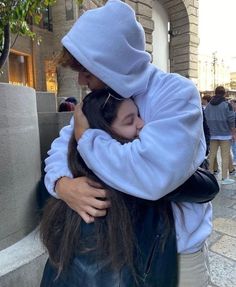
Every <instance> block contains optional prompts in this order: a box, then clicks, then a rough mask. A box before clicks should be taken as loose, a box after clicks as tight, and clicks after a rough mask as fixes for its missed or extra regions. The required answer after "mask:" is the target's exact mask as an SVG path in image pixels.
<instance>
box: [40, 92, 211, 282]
mask: <svg viewBox="0 0 236 287" xmlns="http://www.w3.org/2000/svg"><path fill="white" fill-rule="evenodd" d="M82 111H83V113H84V114H85V116H86V117H87V120H88V123H89V126H90V128H93V129H102V130H104V131H106V132H107V133H109V134H110V135H111V136H112V137H113V138H114V139H116V140H117V141H118V142H119V144H122V145H125V144H126V145H128V144H129V143H130V141H132V140H135V139H137V138H138V136H139V132H140V130H141V129H142V127H143V125H144V123H143V121H142V119H141V118H140V117H139V112H138V108H137V106H136V105H135V103H134V101H133V100H132V99H125V98H122V97H121V96H120V95H118V94H117V93H115V92H114V91H113V90H111V89H108V88H107V89H102V90H97V91H94V92H91V93H89V94H88V95H87V96H86V97H85V98H84V100H83V106H82ZM68 165H69V167H70V170H71V173H72V175H73V177H81V176H86V177H87V178H89V179H91V180H92V181H95V182H98V183H99V184H101V185H103V186H104V188H105V189H106V190H107V197H108V200H109V201H110V205H111V207H110V208H109V209H108V211H107V215H106V216H104V217H103V218H96V220H95V222H94V223H91V224H86V223H85V222H84V221H83V220H82V219H81V217H80V216H79V215H78V214H77V213H76V212H75V211H73V210H72V209H71V208H70V207H69V206H68V205H67V204H66V203H65V202H64V201H62V200H58V199H55V198H50V199H49V200H48V202H47V204H46V206H45V208H44V213H43V217H42V221H41V225H40V232H41V237H42V241H43V243H44V245H45V246H46V248H47V250H48V253H49V260H48V262H47V264H46V267H45V270H44V275H43V279H42V282H41V287H46V286H47V287H50V286H55V287H65V286H68V287H72V286H83V287H84V286H89V287H100V286H101V287H105V286H112V287H113V286H124V287H133V286H155V287H159V286H168V287H171V286H173V287H174V286H177V281H178V268H177V250H176V235H175V228H174V221H173V215H172V208H171V203H170V200H175V201H178V200H188V199H189V198H190V199H189V200H190V201H191V200H192V197H194V196H192V195H191V194H190V193H191V192H190V191H193V189H192V188H189V185H188V184H189V181H187V182H186V183H185V184H184V185H182V187H180V188H179V189H177V190H175V191H174V192H172V193H171V194H170V195H168V196H167V197H165V198H163V199H160V200H158V201H147V200H144V199H139V198H136V197H133V196H130V195H127V194H124V193H122V192H119V191H117V190H115V189H113V188H111V187H110V186H108V185H107V184H105V183H104V182H102V181H101V180H100V179H99V178H98V177H97V176H96V175H95V174H94V173H93V172H92V171H91V170H90V169H89V168H88V167H87V165H86V164H85V162H84V161H83V159H82V157H81V156H80V154H79V152H78V151H77V142H76V140H75V137H74V134H73V135H72V136H71V139H70V142H69V146H68ZM108 172H109V171H108ZM114 176H115V174H114ZM185 190H188V194H187V195H186V192H185ZM191 196H192V197H191ZM195 197H196V195H195ZM101 200H102V199H101ZM206 200H209V194H208V195H206V194H205V195H203V196H202V198H201V194H200V193H199V194H198V201H199V202H201V201H206ZM196 201H197V199H196Z"/></svg>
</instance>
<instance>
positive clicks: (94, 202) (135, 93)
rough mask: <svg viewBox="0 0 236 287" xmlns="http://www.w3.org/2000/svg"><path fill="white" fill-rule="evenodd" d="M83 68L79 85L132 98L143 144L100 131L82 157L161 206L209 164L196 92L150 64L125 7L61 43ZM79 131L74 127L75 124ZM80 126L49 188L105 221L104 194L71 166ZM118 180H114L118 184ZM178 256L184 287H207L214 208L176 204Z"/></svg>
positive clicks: (91, 134)
mask: <svg viewBox="0 0 236 287" xmlns="http://www.w3.org/2000/svg"><path fill="white" fill-rule="evenodd" d="M62 44H63V46H64V47H65V48H66V49H67V50H68V51H69V53H70V54H71V55H73V57H74V58H75V59H76V60H77V61H78V65H82V66H83V67H84V69H82V70H81V71H80V72H79V83H80V84H86V85H87V86H88V87H89V88H90V89H91V90H95V89H98V88H102V87H104V86H109V87H111V88H112V89H113V90H115V91H116V92H117V93H119V94H120V95H122V96H123V97H125V98H129V97H131V96H132V97H133V98H134V101H135V103H136V104H137V106H138V108H139V111H140V115H141V117H142V119H143V120H144V122H145V126H144V127H143V129H142V131H141V132H140V134H139V139H136V140H134V141H132V142H131V143H129V144H125V145H121V144H119V143H118V142H116V141H115V140H113V139H112V138H111V137H110V136H109V135H108V134H107V133H105V132H104V131H101V130H95V129H89V128H88V129H86V130H85V131H83V132H82V134H81V137H80V138H79V139H78V150H79V152H80V154H81V156H82V158H83V159H84V161H85V163H86V164H87V166H88V167H89V168H90V169H91V170H92V171H93V172H94V173H95V174H96V175H97V176H98V177H99V178H101V179H102V180H103V181H104V182H106V183H107V184H108V185H110V186H112V187H113V188H116V189H118V190H120V191H122V192H124V193H127V194H131V195H133V196H136V197H140V198H144V199H149V200H157V199H159V198H161V197H163V196H165V195H166V194H168V193H170V192H171V191H173V190H174V189H175V188H177V187H178V186H180V185H181V184H182V183H184V182H185V181H186V180H187V179H188V178H189V177H190V176H191V175H192V174H193V173H194V172H195V170H196V169H197V168H198V167H199V166H200V164H201V163H202V162H203V160H204V157H205V139H204V133H203V128H202V108H201V103H200V97H199V94H198V90H197V89H196V87H195V85H194V84H193V83H192V82H191V81H190V80H188V79H186V78H184V77H181V76H180V75H177V74H171V73H164V72H162V71H160V70H159V69H158V68H157V67H155V66H154V65H153V64H151V62H150V55H149V54H148V53H147V52H145V36H144V31H143V28H142V27H141V25H140V24H139V23H138V22H137V21H136V17H135V13H134V11H133V10H132V9H131V8H130V7H129V6H128V5H127V4H125V3H123V2H122V1H119V0H110V1H108V2H107V3H106V5H105V6H103V7H100V8H97V9H93V10H89V11H87V12H85V13H84V14H83V15H82V16H81V17H80V18H79V19H78V20H77V22H76V23H75V24H74V26H73V27H72V28H71V30H70V31H69V32H68V33H67V34H66V36H65V37H64V38H63V39H62ZM75 124H76V123H75ZM73 129H74V122H73V120H72V121H71V124H70V126H67V127H65V128H63V129H62V131H61V132H60V137H59V138H58V139H56V140H55V141H54V142H53V144H52V147H51V150H50V151H49V157H48V158H47V159H46V168H45V171H46V176H45V184H46V187H47V189H48V191H49V193H51V194H52V195H53V196H55V197H58V198H61V199H63V200H64V201H65V202H66V203H67V204H68V205H69V206H70V207H71V208H72V209H74V210H75V211H76V212H78V213H79V214H80V216H81V217H82V218H83V219H84V220H85V221H86V222H87V223H89V222H91V221H93V220H94V217H95V216H103V215H104V214H105V213H106V208H107V207H108V205H109V203H108V202H107V201H106V200H104V201H101V200H99V199H98V198H102V197H103V198H105V197H106V193H105V191H104V190H103V189H102V188H101V187H99V186H96V185H94V183H91V182H89V181H88V180H87V179H86V178H84V177H81V178H77V179H73V178H72V175H71V173H70V171H69V168H68V166H67V145H68V141H69V139H70V136H71V133H72V132H73ZM114 174H115V175H116V176H115V177H114ZM172 208H173V214H174V218H175V227H176V233H177V246H178V252H179V253H180V254H181V255H180V283H179V286H180V287H184V286H186V287H187V286H188V287H189V286H191V287H195V286H196V287H204V286H207V285H208V275H209V274H208V269H207V267H206V261H207V258H206V257H207V254H206V251H205V241H206V239H207V238H208V237H209V235H210V233H211V230H212V208H211V204H210V203H205V204H195V203H182V204H181V206H180V204H175V203H174V202H173V203H172Z"/></svg>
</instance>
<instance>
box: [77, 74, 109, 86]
mask: <svg viewBox="0 0 236 287" xmlns="http://www.w3.org/2000/svg"><path fill="white" fill-rule="evenodd" d="M78 82H79V85H82V86H87V87H88V88H89V89H90V90H91V91H94V90H99V89H104V88H105V87H106V85H105V84H104V83H103V82H102V81H101V80H99V79H98V78H97V77H95V76H94V75H93V74H91V73H90V72H89V71H87V70H85V69H84V70H83V71H80V72H79V75H78Z"/></svg>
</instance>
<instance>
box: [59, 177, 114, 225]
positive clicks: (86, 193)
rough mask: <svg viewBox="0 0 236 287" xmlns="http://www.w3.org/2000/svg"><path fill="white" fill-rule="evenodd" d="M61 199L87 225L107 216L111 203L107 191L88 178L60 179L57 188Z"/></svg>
mask: <svg viewBox="0 0 236 287" xmlns="http://www.w3.org/2000/svg"><path fill="white" fill-rule="evenodd" d="M55 190H56V192H57V194H58V195H59V197H60V198H61V199H62V200H63V201H65V202H66V204H67V205H68V206H69V207H70V208H72V209H73V210H74V211H76V212H77V213H78V214H79V215H80V216H81V217H82V218H83V220H84V221H85V222H86V223H91V222H93V221H94V218H95V217H101V216H104V215H106V212H107V208H108V207H110V202H109V201H108V200H106V190H104V189H103V188H102V187H101V185H99V184H98V183H96V182H94V181H92V180H90V179H88V178H87V177H85V176H84V177H78V178H74V179H72V178H68V177H62V178H60V179H59V180H58V181H57V183H56V186H55Z"/></svg>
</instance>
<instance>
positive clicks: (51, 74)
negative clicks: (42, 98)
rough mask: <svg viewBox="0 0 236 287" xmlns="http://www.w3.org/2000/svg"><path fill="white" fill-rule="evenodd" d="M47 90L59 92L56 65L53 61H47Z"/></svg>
mask: <svg viewBox="0 0 236 287" xmlns="http://www.w3.org/2000/svg"><path fill="white" fill-rule="evenodd" d="M45 75H46V86H47V92H52V93H57V76H56V66H55V63H54V62H53V61H45Z"/></svg>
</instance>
